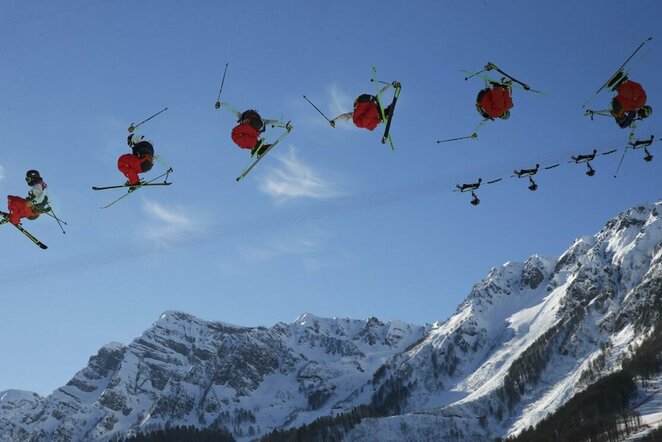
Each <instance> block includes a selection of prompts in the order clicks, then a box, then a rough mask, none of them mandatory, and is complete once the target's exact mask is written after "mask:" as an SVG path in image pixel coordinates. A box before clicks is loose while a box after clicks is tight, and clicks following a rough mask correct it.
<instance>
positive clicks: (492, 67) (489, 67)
mask: <svg viewBox="0 0 662 442" xmlns="http://www.w3.org/2000/svg"><path fill="white" fill-rule="evenodd" d="M485 70H486V71H491V70H495V71H497V72H498V73H500V74H501V75H503V76H504V77H507V78H509V79H510V80H512V81H513V82H515V83H517V84H519V85H520V86H522V87H523V88H524V90H525V91H533V92H540V91H536V90H534V89H531V88H530V87H529V85H528V84H526V83H522V82H521V81H519V80H518V79H516V78H515V77H513V76H511V75H508V74H506V73H505V72H504V71H502V70H501V69H499V68H498V67H497V65H495V64H494V63H492V62H490V61H488V62H487V64H486V65H485Z"/></svg>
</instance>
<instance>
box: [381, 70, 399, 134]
mask: <svg viewBox="0 0 662 442" xmlns="http://www.w3.org/2000/svg"><path fill="white" fill-rule="evenodd" d="M397 84H398V86H397V87H396V88H395V95H393V101H391V104H390V108H391V114H390V115H389V116H388V120H386V128H385V129H384V135H383V136H382V144H386V140H390V139H391V135H390V134H389V131H390V130H391V121H392V120H393V114H394V113H395V103H397V102H398V95H400V89H402V86H401V85H400V83H397Z"/></svg>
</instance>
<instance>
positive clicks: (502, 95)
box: [476, 82, 513, 120]
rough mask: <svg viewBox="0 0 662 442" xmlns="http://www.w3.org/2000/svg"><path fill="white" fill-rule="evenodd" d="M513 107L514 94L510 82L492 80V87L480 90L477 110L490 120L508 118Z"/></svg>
mask: <svg viewBox="0 0 662 442" xmlns="http://www.w3.org/2000/svg"><path fill="white" fill-rule="evenodd" d="M512 107H513V96H512V89H511V87H510V84H509V83H498V82H490V87H488V88H485V89H483V90H481V91H480V92H478V96H477V97H476V110H477V111H478V113H479V114H481V115H482V116H483V118H486V119H489V120H494V119H495V118H500V119H502V120H507V119H508V118H510V109H511V108H512Z"/></svg>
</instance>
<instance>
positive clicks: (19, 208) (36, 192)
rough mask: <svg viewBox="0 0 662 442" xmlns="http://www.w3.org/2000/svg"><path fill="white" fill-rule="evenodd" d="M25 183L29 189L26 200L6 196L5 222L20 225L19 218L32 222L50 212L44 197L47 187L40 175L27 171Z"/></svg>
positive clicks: (36, 172) (46, 198) (34, 171)
mask: <svg viewBox="0 0 662 442" xmlns="http://www.w3.org/2000/svg"><path fill="white" fill-rule="evenodd" d="M25 181H26V182H27V183H28V186H30V187H31V189H30V191H29V192H28V197H27V198H21V197H20V196H14V195H9V196H7V206H8V208H9V216H8V217H7V220H8V221H9V222H10V223H12V224H15V225H18V224H19V223H20V221H21V218H27V219H29V220H34V219H37V218H38V217H39V215H40V214H42V213H46V212H48V211H49V210H50V208H49V207H48V197H47V196H46V187H47V186H46V183H45V182H44V180H43V179H42V178H41V175H39V172H38V171H36V170H28V171H27V173H26V174H25Z"/></svg>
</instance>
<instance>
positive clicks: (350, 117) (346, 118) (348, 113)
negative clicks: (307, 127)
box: [329, 112, 354, 127]
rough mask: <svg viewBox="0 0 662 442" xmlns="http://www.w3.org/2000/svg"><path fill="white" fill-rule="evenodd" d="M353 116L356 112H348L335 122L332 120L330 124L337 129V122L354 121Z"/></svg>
mask: <svg viewBox="0 0 662 442" xmlns="http://www.w3.org/2000/svg"><path fill="white" fill-rule="evenodd" d="M352 115H354V112H347V113H345V114H340V115H338V116H337V117H336V118H334V119H333V120H330V121H329V124H331V126H333V127H336V121H349V120H351V119H352Z"/></svg>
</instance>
